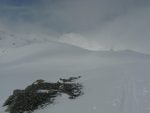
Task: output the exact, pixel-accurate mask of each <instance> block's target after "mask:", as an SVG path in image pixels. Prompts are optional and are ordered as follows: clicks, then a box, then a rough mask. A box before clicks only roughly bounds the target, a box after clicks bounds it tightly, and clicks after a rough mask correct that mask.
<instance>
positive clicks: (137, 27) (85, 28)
mask: <svg viewBox="0 0 150 113" xmlns="http://www.w3.org/2000/svg"><path fill="white" fill-rule="evenodd" d="M149 12H150V1H149V0H75V1H74V0H61V1H60V0H21V1H20V0H13V1H12V0H0V29H1V30H6V31H11V32H13V33H16V34H29V33H30V34H36V35H37V36H38V34H42V35H48V36H49V38H52V39H55V40H58V39H59V38H60V40H61V41H62V40H63V39H64V40H63V42H67V43H73V44H74V45H77V46H78V45H79V43H81V42H82V43H83V44H82V45H84V44H85V46H84V47H85V48H90V47H92V50H99V49H109V48H115V49H133V50H136V51H141V52H145V53H150V46H149V42H150V38H149V36H150V32H149V30H150V22H149V20H150V15H149ZM70 34H71V35H70ZM72 34H73V36H72ZM64 36H67V38H68V39H67V38H66V37H65V38H64ZM78 36H79V37H81V39H80V38H79V37H78ZM41 38H43V37H42V36H41ZM70 38H71V42H69V41H70ZM77 40H78V41H77ZM74 41H75V42H74ZM84 41H86V42H84ZM87 43H88V44H87ZM87 45H88V47H87Z"/></svg>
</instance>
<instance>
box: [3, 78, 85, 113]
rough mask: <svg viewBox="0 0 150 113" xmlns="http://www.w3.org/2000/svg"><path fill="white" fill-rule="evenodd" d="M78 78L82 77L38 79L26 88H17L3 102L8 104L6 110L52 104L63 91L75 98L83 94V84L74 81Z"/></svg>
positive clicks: (13, 112)
mask: <svg viewBox="0 0 150 113" xmlns="http://www.w3.org/2000/svg"><path fill="white" fill-rule="evenodd" d="M78 78H80V77H70V78H68V79H62V78H60V81H57V82H56V83H49V82H45V81H44V80H36V81H35V82H33V83H32V84H31V85H29V86H27V87H26V88H25V89H24V90H20V89H16V90H14V91H13V94H12V95H11V96H9V98H8V99H7V100H6V101H5V103H4V104H3V106H7V109H6V110H5V111H6V112H10V113H23V112H25V111H27V112H32V111H34V110H36V109H38V108H44V107H45V106H46V105H48V104H52V103H53V102H54V100H55V98H56V97H57V96H58V95H61V94H63V93H65V94H67V95H68V96H69V99H75V98H76V97H78V96H80V95H82V94H83V92H82V85H81V84H79V83H74V80H77V79H78Z"/></svg>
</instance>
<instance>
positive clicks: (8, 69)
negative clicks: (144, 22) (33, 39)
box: [0, 38, 150, 113]
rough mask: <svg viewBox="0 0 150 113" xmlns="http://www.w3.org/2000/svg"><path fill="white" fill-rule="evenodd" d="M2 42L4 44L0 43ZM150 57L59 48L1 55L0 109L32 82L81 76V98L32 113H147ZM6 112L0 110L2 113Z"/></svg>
mask: <svg viewBox="0 0 150 113" xmlns="http://www.w3.org/2000/svg"><path fill="white" fill-rule="evenodd" d="M2 40H5V39H3V38H2ZM149 67H150V56H149V55H147V54H142V53H138V52H134V51H131V50H124V51H89V50H86V49H82V48H79V47H76V46H72V45H67V44H63V43H57V42H47V43H46V42H45V43H34V44H30V45H28V46H21V47H19V48H10V47H9V48H5V49H4V48H1V49H0V73H1V74H0V77H1V78H0V91H1V94H0V106H2V104H3V102H4V101H5V99H6V98H7V97H8V96H9V95H10V94H12V91H13V90H14V89H20V88H25V87H26V86H27V85H29V84H31V83H32V82H33V81H35V80H36V79H40V78H42V79H45V80H46V81H51V82H53V81H57V80H58V79H59V78H60V77H70V76H79V75H80V76H82V78H81V79H80V80H79V82H81V83H83V85H84V95H83V96H81V97H79V98H77V99H75V100H69V99H68V98H67V96H66V95H63V96H62V97H59V98H58V99H57V100H56V101H55V104H54V105H50V106H47V107H46V108H45V109H41V110H36V111H34V112H35V113H49V112H51V113H59V112H61V113H149V112H150V107H149V105H150V82H149V80H150V76H149V75H150V69H149ZM3 112H4V108H2V107H1V108H0V113H3Z"/></svg>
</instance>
